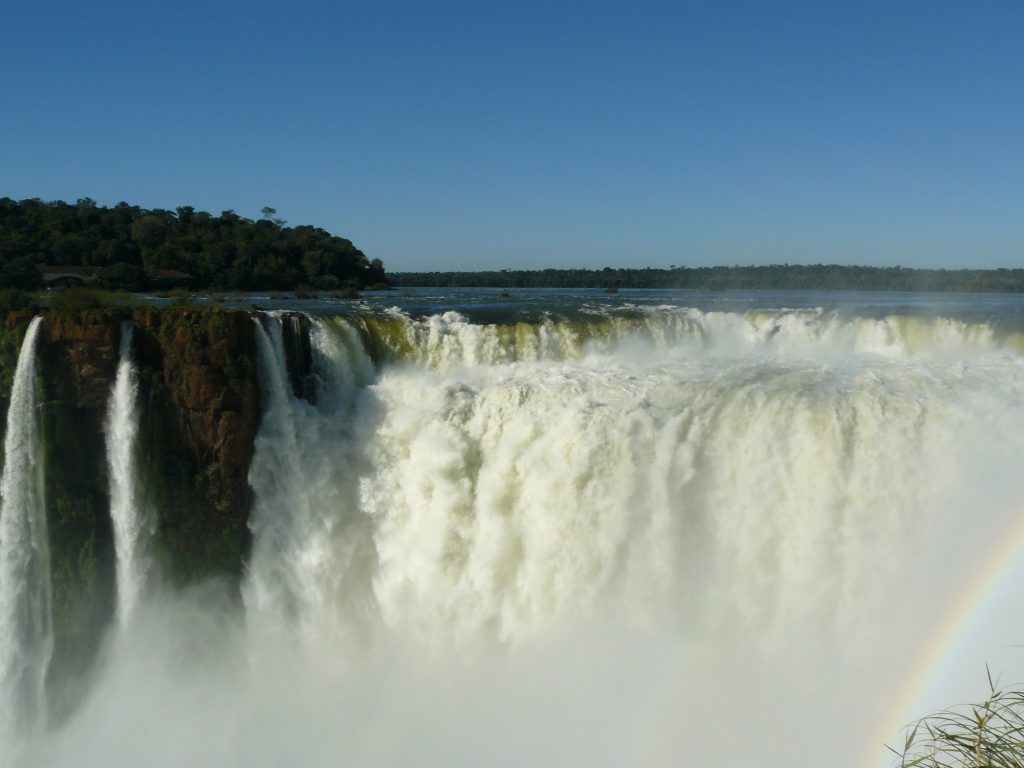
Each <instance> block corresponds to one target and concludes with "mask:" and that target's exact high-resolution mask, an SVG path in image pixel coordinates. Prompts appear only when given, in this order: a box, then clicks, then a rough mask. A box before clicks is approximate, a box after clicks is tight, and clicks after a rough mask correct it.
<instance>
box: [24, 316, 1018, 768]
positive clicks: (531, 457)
mask: <svg viewBox="0 0 1024 768" xmlns="http://www.w3.org/2000/svg"><path fill="white" fill-rule="evenodd" d="M304 328H306V329H308V331H305V330H303V329H304ZM254 330H255V335H256V343H257V351H258V355H259V371H258V374H259V379H260V391H261V399H262V404H263V416H262V421H261V424H260V427H259V432H258V434H257V437H256V442H255V452H254V457H253V459H252V464H251V468H250V472H249V483H250V485H251V487H252V489H253V493H254V503H253V508H252V511H251V515H250V526H251V528H252V533H253V546H252V552H251V556H250V559H249V562H248V564H247V569H246V573H245V575H244V579H243V584H242V594H243V600H244V608H245V611H244V619H240V620H238V621H235V620H234V619H233V618H232V614H231V612H230V611H225V610H224V609H223V605H222V604H220V603H217V602H214V603H213V608H210V607H209V606H207V605H205V604H203V603H201V602H199V603H196V604H193V603H192V602H188V601H185V603H186V604H185V607H184V608H183V607H182V605H181V603H179V602H175V601H171V600H169V599H168V602H166V603H162V604H160V607H161V608H162V612H158V613H157V614H155V615H150V616H149V617H148V618H149V621H150V625H149V632H150V634H149V635H148V636H147V635H145V632H143V634H142V635H141V637H142V638H143V639H142V640H140V641H139V642H140V645H139V647H138V648H135V649H134V652H133V651H132V648H131V647H128V646H126V647H125V648H123V649H120V650H119V655H117V656H115V658H114V659H112V662H111V663H112V670H111V671H109V673H108V674H107V675H106V676H105V677H104V679H103V684H102V685H101V686H100V687H99V688H98V691H97V693H96V694H95V696H94V699H93V702H92V705H91V706H90V707H85V708H84V709H83V711H82V713H81V714H80V715H79V716H78V718H77V719H76V720H75V721H74V723H72V725H71V726H70V727H69V728H68V729H67V730H66V731H65V732H64V735H63V739H64V740H63V741H55V742H54V743H52V744H48V745H47V746H48V747H49V749H48V750H47V749H41V750H40V751H39V752H38V753H37V755H34V758H35V759H34V762H33V763H32V764H35V765H63V764H70V763H71V762H72V761H80V762H81V763H84V764H86V765H102V764H104V761H109V760H110V759H112V756H113V755H114V747H113V745H115V744H116V745H118V748H119V749H121V750H125V751H122V752H118V753H117V757H118V759H120V760H126V759H127V760H129V761H133V762H136V763H141V762H146V761H147V760H148V761H152V759H153V758H154V755H159V756H160V759H161V760H162V761H163V762H162V764H166V765H175V764H190V765H194V764H201V765H237V766H246V768H251V767H252V766H263V765H267V766H269V765H274V764H280V763H281V762H285V761H294V762H298V763H301V764H304V765H318V766H319V765H330V764H334V763H336V760H337V756H338V755H339V754H344V755H345V756H346V758H347V759H348V760H350V761H351V762H352V763H353V764H358V765H424V764H426V765H431V764H443V765H466V766H469V765H480V764H488V765H521V764H524V763H527V764H542V765H550V764H579V765H588V766H598V765H608V766H612V765H625V764H632V765H651V766H663V765H664V766H668V765H679V764H692V765H698V764H699V765H710V766H737V765H754V764H757V765H766V766H776V765H793V764H814V763H815V762H819V761H827V762H829V763H830V764H837V765H841V766H850V767H851V768H852V767H853V766H860V765H863V764H862V763H859V762H858V760H859V758H860V756H861V755H863V754H864V753H865V752H866V751H869V749H868V748H869V747H874V746H878V751H877V752H876V753H875V754H876V755H877V756H879V757H881V755H882V750H881V747H880V745H868V744H866V743H865V741H866V740H868V739H869V738H870V737H873V736H874V734H875V733H876V730H875V729H876V728H877V727H878V723H877V717H878V711H879V710H881V709H883V708H884V707H885V703H886V702H887V701H888V700H889V698H890V697H891V694H892V691H893V689H894V688H895V687H897V686H898V682H899V680H900V674H901V665H903V664H906V663H907V662H908V660H910V659H912V658H913V657H914V655H915V653H916V651H917V649H918V648H919V647H920V646H921V644H922V643H923V642H924V640H925V639H926V638H927V634H928V632H929V629H930V627H931V626H932V625H933V623H934V621H935V620H936V619H935V618H934V617H937V616H940V615H941V614H942V612H943V610H944V608H945V606H946V604H947V602H948V600H949V595H950V594H951V593H953V592H955V590H956V585H957V584H958V583H959V582H960V581H962V580H964V579H965V578H966V577H967V576H969V574H970V573H971V572H972V570H973V569H974V568H976V567H977V565H978V563H980V562H983V561H984V559H985V557H986V555H987V553H988V552H989V551H990V549H991V547H992V546H993V542H995V541H997V540H998V539H999V537H1000V534H1001V532H1002V531H1004V530H1006V529H1007V527H1008V526H1009V523H1010V521H1011V520H1012V519H1013V517H1014V515H1015V513H1016V509H1015V507H1014V501H1015V499H1016V497H1017V495H1018V494H1017V493H1016V486H1015V481H1016V477H1017V471H1018V470H1017V468H1016V466H1015V457H1016V456H1018V455H1020V454H1021V453H1024V377H1022V376H1021V373H1022V371H1024V357H1022V356H1021V352H1022V350H1024V346H1022V344H1021V337H1020V336H1019V335H1017V334H1015V333H1014V332H1013V331H1012V330H1010V331H1006V330H1002V329H998V328H997V327H996V326H993V325H988V324H986V323H980V322H979V323H966V322H962V321H960V320H953V319H944V318H915V317H901V316H877V317H856V316H840V315H839V314H836V313H830V312H823V311H820V310H755V311H750V312H746V313H731V312H701V311H698V310H694V309H685V308H669V307H656V308H627V309H623V310H615V311H596V310H595V311H592V312H591V311H589V310H588V311H586V312H582V313H579V312H578V313H576V314H575V315H573V316H572V317H568V316H566V317H555V316H553V315H548V316H544V317H539V318H537V317H529V318H512V319H511V321H509V322H502V323H494V324H488V323H479V322H476V323H474V322H471V321H469V320H468V319H467V318H466V317H463V316H461V315H459V314H456V313H443V314H438V315H430V316H427V317H423V318H414V317H410V316H408V315H406V314H403V313H401V312H398V311H394V310H391V311H376V312H373V311H367V312H363V313H360V314H357V315H353V316H350V317H338V318H331V319H325V318H317V317H309V318H299V317H298V316H297V315H295V314H290V313H286V314H277V315H274V314H272V315H266V316H261V317H260V318H259V319H257V320H256V321H255V329H254ZM307 332H308V345H305V341H306V340H305V339H303V344H296V343H295V337H296V336H297V335H300V334H303V333H307ZM289 334H290V336H289ZM371 361H372V362H371ZM119 381H120V379H119ZM5 477H6V475H5ZM197 605H198V607H196V606H197ZM141 613H142V611H140V614H141ZM165 617H173V620H172V618H165ZM181 626H184V627H187V631H186V630H183V629H180V627H181ZM143 630H145V627H143ZM267 630H270V631H269V632H268V631H267ZM147 638H148V639H147ZM196 638H198V639H196ZM295 639H297V640H298V642H297V643H294V642H292V640H295ZM1013 639H1017V640H1019V638H1013ZM366 640H369V642H366ZM182 647H184V648H186V649H189V650H188V651H187V652H186V653H182V651H181V649H182ZM196 648H199V649H201V650H198V651H197V650H194V649H196ZM154 649H164V650H163V654H164V655H163V656H160V655H159V654H158V653H157V651H156V650H154ZM154 655H156V656H157V657H158V658H159V659H169V661H160V662H158V663H152V662H151V661H147V660H149V659H151V658H152V657H153V656H154ZM179 656H184V657H185V659H186V660H187V661H186V662H185V663H184V664H182V663H180V662H179V663H177V665H175V663H174V662H175V660H177V659H179ZM239 659H242V661H239ZM169 670H173V672H172V671H169ZM141 690H144V691H152V693H149V694H143V693H140V691H141ZM140 696H142V697H143V698H142V700H141V701H142V705H141V706H138V704H139V699H138V697H140ZM125 701H130V702H132V706H129V705H128V704H126V703H125ZM200 703H201V704H200ZM154 710H155V711H156V712H158V713H159V718H158V720H159V727H157V728H153V727H152V722H153V718H154V716H153V711H154ZM112 713H113V714H112ZM908 716H909V715H908ZM892 726H893V727H894V728H895V727H897V726H898V723H893V724H892ZM135 732H139V733H145V734H146V738H140V739H139V740H138V743H137V744H136V743H135V742H133V741H131V740H128V741H127V742H126V740H125V739H124V738H123V734H124V733H135ZM213 733H216V734H219V735H218V736H217V737H207V738H204V737H199V736H196V734H213ZM183 734H185V736H184V737H183ZM895 736H896V734H895V733H894V734H892V737H893V738H895ZM126 744H127V745H126ZM195 745H198V746H195ZM817 753H821V754H823V755H824V757H822V758H821V760H819V759H818V758H817V757H808V756H809V755H812V754H817ZM872 765H874V763H872Z"/></svg>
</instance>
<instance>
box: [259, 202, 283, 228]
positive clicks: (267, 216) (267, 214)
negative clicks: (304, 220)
mask: <svg viewBox="0 0 1024 768" xmlns="http://www.w3.org/2000/svg"><path fill="white" fill-rule="evenodd" d="M260 213H262V214H263V218H264V220H266V221H269V222H271V223H272V224H276V225H277V226H278V227H283V226H284V225H285V224H287V223H288V222H286V221H285V220H284V219H279V218H277V208H271V207H270V206H269V205H265V206H263V207H262V208H260Z"/></svg>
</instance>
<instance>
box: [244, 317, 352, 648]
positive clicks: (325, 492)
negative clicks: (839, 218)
mask: <svg viewBox="0 0 1024 768" xmlns="http://www.w3.org/2000/svg"><path fill="white" fill-rule="evenodd" d="M283 322H289V323H291V322H293V319H292V318H289V317H280V316H270V317H268V318H267V323H266V326H264V324H263V323H262V322H260V321H259V320H256V321H255V323H256V338H257V343H258V353H259V366H260V369H259V375H260V389H261V392H262V396H263V400H264V413H263V419H262V421H261V424H260V429H259V432H258V434H257V436H256V446H255V452H254V456H253V461H252V466H251V468H250V471H249V483H250V485H251V486H252V487H253V489H254V491H255V497H256V498H255V504H254V507H253V511H252V515H251V518H250V526H251V528H252V531H253V553H252V558H251V562H250V567H249V570H248V576H247V579H246V583H245V585H244V596H245V602H246V606H247V608H248V609H249V610H250V613H251V614H252V615H253V616H254V617H266V618H269V619H270V620H271V622H272V623H278V624H280V622H281V620H282V619H283V620H285V621H286V622H288V623H296V622H297V623H298V624H299V625H300V626H303V627H306V628H307V629H310V627H311V626H312V625H316V626H317V627H319V631H321V632H322V631H323V628H324V626H325V625H326V624H332V623H333V624H335V625H337V624H338V623H339V622H340V623H344V621H345V618H347V616H346V614H347V612H346V611H345V610H344V609H343V606H344V605H346V604H349V605H354V604H357V603H360V602H362V601H363V598H362V597H361V596H360V588H359V587H358V586H357V584H356V581H357V580H358V579H359V578H360V577H357V576H355V575H354V574H356V573H358V572H364V573H365V561H366V559H367V557H368V553H367V552H365V551H364V550H363V549H362V548H361V545H362V544H365V543H367V542H368V537H367V536H366V535H365V534H357V533H356V529H358V528H359V527H360V526H362V525H365V522H366V521H365V518H364V517H363V516H360V515H357V514H356V506H357V501H356V489H357V482H356V478H355V475H354V473H355V472H356V470H357V467H356V466H355V454H356V450H355V447H354V446H353V445H352V444H351V441H350V438H349V421H350V420H351V419H352V418H353V415H354V412H355V398H356V395H357V392H358V390H359V388H360V387H361V386H363V385H364V384H365V383H366V382H367V381H368V380H369V378H370V377H371V376H372V365H371V363H370V361H369V358H368V357H367V355H366V354H365V352H364V351H363V348H362V345H361V344H360V343H359V340H358V337H357V335H356V333H355V332H354V330H353V329H352V328H351V327H348V326H345V325H338V324H334V323H331V322H329V321H324V320H318V319H314V320H312V321H311V332H310V335H311V339H310V342H311V348H312V357H313V376H314V379H315V382H314V386H315V389H316V394H317V397H316V403H315V404H313V403H310V402H308V401H307V400H305V399H303V398H301V397H298V396H296V395H294V394H293V392H292V388H291V386H290V385H289V372H288V367H287V362H286V354H285V347H284V340H283V333H282V323H283ZM298 332H299V331H298V330H296V333H298ZM364 581H365V580H364ZM312 631H313V630H312V629H310V632H312Z"/></svg>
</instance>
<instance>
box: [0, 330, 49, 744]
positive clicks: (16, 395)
mask: <svg viewBox="0 0 1024 768" xmlns="http://www.w3.org/2000/svg"><path fill="white" fill-rule="evenodd" d="M41 322H42V318H40V317H36V318H35V319H33V320H32V322H31V324H30V325H29V327H28V331H27V332H26V334H25V340H24V341H23V342H22V345H21V351H20V353H19V354H18V364H17V368H16V369H15V373H14V384H13V388H12V390H11V404H10V407H9V410H8V412H7V434H6V436H5V438H4V468H3V477H2V479H0V743H7V742H9V741H11V740H13V739H14V738H15V736H20V735H25V734H27V733H30V732H31V731H33V730H35V729H36V728H39V727H41V726H42V725H43V724H44V723H45V720H46V697H45V682H46V674H47V669H48V666H49V662H50V655H51V653H52V650H53V633H52V616H51V594H50V556H49V541H48V538H47V524H46V505H45V489H44V481H43V453H42V445H41V442H40V434H39V423H38V413H37V410H38V408H37V402H36V346H37V340H38V337H39V328H40V324H41Z"/></svg>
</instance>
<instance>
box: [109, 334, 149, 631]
mask: <svg viewBox="0 0 1024 768" xmlns="http://www.w3.org/2000/svg"><path fill="white" fill-rule="evenodd" d="M133 328H134V326H133V325H132V323H131V321H128V320H126V321H125V322H124V323H122V324H121V350H120V360H119V362H118V365H117V377H116V378H115V379H114V385H113V387H112V388H111V390H110V400H109V401H108V403H107V420H106V424H105V431H106V444H107V470H108V472H109V485H110V518H111V520H112V522H113V524H114V551H115V553H116V556H117V615H118V620H119V622H120V623H121V624H122V625H125V624H127V623H128V621H129V620H130V618H131V616H132V614H133V613H134V612H135V609H136V608H137V607H138V604H139V602H140V601H141V600H142V598H143V596H144V594H145V592H146V585H147V581H148V580H149V576H150V570H151V567H152V563H151V560H150V557H149V551H148V549H149V538H150V537H151V536H152V516H151V515H149V514H148V513H147V512H146V510H144V509H143V508H142V497H141V493H140V490H139V488H138V483H139V473H138V468H137V466H136V465H137V461H136V450H137V446H136V441H137V439H138V433H139V413H138V403H137V401H138V395H139V382H138V373H137V371H136V369H135V363H134V362H133V361H132V332H133Z"/></svg>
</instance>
